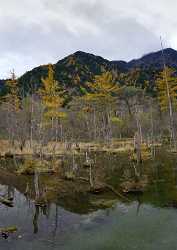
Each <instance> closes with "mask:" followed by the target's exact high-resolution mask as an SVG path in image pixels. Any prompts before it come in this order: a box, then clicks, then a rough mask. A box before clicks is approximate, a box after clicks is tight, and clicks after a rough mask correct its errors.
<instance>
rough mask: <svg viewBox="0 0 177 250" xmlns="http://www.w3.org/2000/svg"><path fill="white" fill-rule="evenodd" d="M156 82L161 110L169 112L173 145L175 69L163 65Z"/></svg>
mask: <svg viewBox="0 0 177 250" xmlns="http://www.w3.org/2000/svg"><path fill="white" fill-rule="evenodd" d="M156 83H157V89H158V100H159V104H160V107H161V110H162V111H168V112H169V121H170V133H171V140H173V143H174V145H175V144H176V136H175V127H174V110H176V109H177V77H176V75H175V71H174V70H173V69H172V68H168V67H166V66H165V67H164V70H163V71H162V72H161V73H160V75H159V78H158V79H157V81H156Z"/></svg>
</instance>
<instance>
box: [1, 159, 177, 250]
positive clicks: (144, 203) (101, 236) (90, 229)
mask: <svg viewBox="0 0 177 250" xmlns="http://www.w3.org/2000/svg"><path fill="white" fill-rule="evenodd" d="M109 157H110V156H109ZM104 160H105V159H104ZM109 161H110V158H109ZM102 164H104V162H103V163H102ZM112 164H114V163H112ZM149 164H150V163H149ZM176 167H177V165H176V156H170V157H169V158H168V157H167V156H164V155H163V156H161V157H160V158H159V159H158V160H156V161H155V162H151V166H149V168H151V171H149V175H150V177H151V178H150V179H151V185H150V186H149V188H148V190H147V191H146V192H145V193H144V194H143V195H140V196H130V197H129V199H130V201H129V202H125V201H123V200H119V199H118V198H117V197H114V198H113V197H112V196H111V199H112V200H113V201H114V202H112V203H111V205H110V207H108V208H106V209H93V210H92V209H88V210H87V209H86V210H84V211H85V212H83V211H82V213H81V212H79V211H80V209H79V208H78V211H77V209H76V208H74V209H72V205H69V207H66V206H63V207H62V205H60V204H61V203H60V196H59V195H58V198H57V199H58V202H56V201H55V202H51V203H50V204H48V206H47V208H45V209H43V210H42V209H41V208H37V207H35V205H34V202H33V200H32V199H27V198H26V197H25V195H24V194H23V192H22V191H20V190H21V188H17V186H18V185H15V184H14V182H13V183H12V182H10V180H9V184H8V179H7V178H6V177H3V178H2V176H1V177H0V183H1V185H0V194H1V195H3V194H5V193H13V196H14V207H13V208H10V207H6V206H4V205H3V204H0V227H8V226H12V225H13V226H17V228H18V231H17V232H16V233H14V234H12V235H10V236H9V237H8V239H4V238H2V237H1V238H0V249H2V250H55V249H62V250H119V249H120V250H124V249H125V250H129V249H130V250H131V249H138V250H142V249H143V250H151V249H152V250H158V249H159V250H168V249H169V250H173V249H174V250H176V249H177V208H176V207H177V182H176V176H177V175H176ZM115 178H118V177H117V176H116V177H115V176H113V177H112V182H115ZM21 185H23V183H22V184H21ZM19 187H20V186H19ZM94 199H95V197H94ZM96 199H99V197H98V198H96ZM102 199H103V197H102ZM80 206H82V204H79V203H78V207H80Z"/></svg>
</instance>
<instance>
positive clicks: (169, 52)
mask: <svg viewBox="0 0 177 250" xmlns="http://www.w3.org/2000/svg"><path fill="white" fill-rule="evenodd" d="M164 58H165V62H166V65H168V66H169V67H172V68H176V69H177V51H176V50H174V49H171V48H167V49H165V50H164ZM163 66H164V62H163V57H162V51H157V52H153V53H150V54H147V55H144V56H143V57H142V58H140V59H137V60H132V61H130V62H129V63H128V68H129V69H132V68H141V69H150V68H153V69H154V70H162V69H163Z"/></svg>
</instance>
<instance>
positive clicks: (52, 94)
mask: <svg viewBox="0 0 177 250" xmlns="http://www.w3.org/2000/svg"><path fill="white" fill-rule="evenodd" d="M42 83H43V85H42V87H41V88H40V90H39V95H40V96H41V100H42V104H43V106H44V118H45V122H46V123H47V124H48V122H49V123H50V122H51V127H52V130H53V129H55V141H56V142H57V140H58V124H59V121H60V119H62V118H64V117H65V113H64V112H61V111H60V108H61V107H62V105H63V103H64V97H63V95H64V91H63V90H62V89H61V87H60V86H59V83H58V82H57V81H56V80H55V79H54V70H53V67H52V65H51V64H49V66H48V76H47V77H46V78H42ZM43 122H44V121H43Z"/></svg>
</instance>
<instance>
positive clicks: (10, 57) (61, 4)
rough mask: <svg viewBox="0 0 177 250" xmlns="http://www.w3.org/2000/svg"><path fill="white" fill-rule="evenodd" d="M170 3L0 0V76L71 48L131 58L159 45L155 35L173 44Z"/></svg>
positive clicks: (53, 59) (175, 43) (173, 13)
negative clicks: (12, 69)
mask: <svg viewBox="0 0 177 250" xmlns="http://www.w3.org/2000/svg"><path fill="white" fill-rule="evenodd" d="M171 1H172V3H173V4H174V5H172V6H171V5H170V7H169V3H167V2H166V0H157V1H155V2H154V3H153V4H150V3H149V1H147V0H136V1H134V0H124V1H119V0H109V1H107V0H51V1H49V0H30V1H29V0H23V1H19V0H13V1H12V0H6V1H3V0H0V34H1V38H0V54H1V57H0V78H1V77H8V72H9V71H10V69H11V68H12V67H14V68H15V69H16V71H17V73H18V75H20V74H22V73H24V72H25V71H26V70H29V69H31V68H33V67H35V66H37V65H39V64H45V63H48V62H56V61H58V60H59V59H61V58H62V57H64V56H67V55H68V54H70V53H73V52H74V51H76V50H84V51H88V52H91V53H95V54H98V55H101V56H103V57H105V58H108V59H114V60H119V59H124V60H130V59H132V58H134V57H139V56H141V55H142V54H144V53H147V52H150V51H154V50H156V49H159V47H160V46H159V36H160V35H163V36H164V37H165V38H166V42H167V45H168V46H170V45H171V46H173V47H174V48H177V32H176V11H175V7H177V3H176V2H175V0H171ZM169 13H170V14H169Z"/></svg>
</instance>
